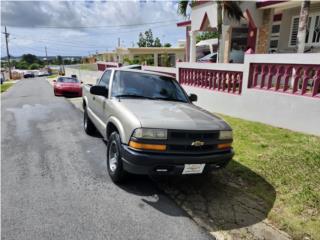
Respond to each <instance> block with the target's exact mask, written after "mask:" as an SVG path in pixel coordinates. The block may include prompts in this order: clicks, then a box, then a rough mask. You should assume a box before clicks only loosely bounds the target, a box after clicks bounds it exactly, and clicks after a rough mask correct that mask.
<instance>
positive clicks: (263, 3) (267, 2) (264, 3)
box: [257, 0, 288, 8]
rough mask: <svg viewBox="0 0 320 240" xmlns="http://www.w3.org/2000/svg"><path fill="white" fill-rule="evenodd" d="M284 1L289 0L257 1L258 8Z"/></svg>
mask: <svg viewBox="0 0 320 240" xmlns="http://www.w3.org/2000/svg"><path fill="white" fill-rule="evenodd" d="M283 2H288V1H268V0H267V1H260V2H257V8H262V7H268V6H272V5H275V4H278V3H283Z"/></svg>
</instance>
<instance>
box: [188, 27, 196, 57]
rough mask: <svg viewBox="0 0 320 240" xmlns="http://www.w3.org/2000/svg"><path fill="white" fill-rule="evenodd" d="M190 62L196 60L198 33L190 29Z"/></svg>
mask: <svg viewBox="0 0 320 240" xmlns="http://www.w3.org/2000/svg"><path fill="white" fill-rule="evenodd" d="M189 34H190V62H196V57H197V56H196V55H197V51H196V35H197V31H190V32H189Z"/></svg>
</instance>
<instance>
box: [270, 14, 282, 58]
mask: <svg viewBox="0 0 320 240" xmlns="http://www.w3.org/2000/svg"><path fill="white" fill-rule="evenodd" d="M275 16H276V15H275ZM280 20H281V19H280ZM280 24H281V21H279V20H277V21H274V22H273V23H272V28H271V37H270V43H269V52H277V51H278V43H279V37H280Z"/></svg>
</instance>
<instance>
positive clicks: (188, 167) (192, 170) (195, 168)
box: [182, 164, 206, 174]
mask: <svg viewBox="0 0 320 240" xmlns="http://www.w3.org/2000/svg"><path fill="white" fill-rule="evenodd" d="M205 166H206V164H185V165H184V168H183V171H182V174H200V173H202V172H203V169H204V167H205Z"/></svg>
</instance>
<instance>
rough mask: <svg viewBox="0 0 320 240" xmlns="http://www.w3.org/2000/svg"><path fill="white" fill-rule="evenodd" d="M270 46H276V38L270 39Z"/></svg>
mask: <svg viewBox="0 0 320 240" xmlns="http://www.w3.org/2000/svg"><path fill="white" fill-rule="evenodd" d="M270 48H278V39H274V40H272V39H271V41H270Z"/></svg>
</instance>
